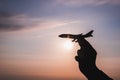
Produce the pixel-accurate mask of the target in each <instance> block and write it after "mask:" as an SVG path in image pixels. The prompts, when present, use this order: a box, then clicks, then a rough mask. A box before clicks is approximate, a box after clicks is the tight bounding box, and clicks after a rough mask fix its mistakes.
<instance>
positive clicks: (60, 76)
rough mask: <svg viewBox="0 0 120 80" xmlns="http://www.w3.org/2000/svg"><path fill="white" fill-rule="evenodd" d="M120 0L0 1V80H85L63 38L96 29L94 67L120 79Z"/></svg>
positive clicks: (77, 47) (74, 54)
mask: <svg viewBox="0 0 120 80" xmlns="http://www.w3.org/2000/svg"><path fill="white" fill-rule="evenodd" d="M119 14H120V0H0V78H1V79H6V78H7V79H17V80H18V79H20V80H23V79H25V80H32V79H36V80H37V79H38V80H86V78H85V76H84V75H83V74H82V73H81V72H80V71H79V68H78V64H77V62H76V61H75V59H74V57H75V56H76V55H77V54H76V52H77V50H78V49H79V46H78V44H77V43H72V48H71V49H67V48H65V47H64V45H65V43H66V42H69V41H71V40H69V39H62V38H59V37H58V35H59V34H63V33H71V34H80V33H87V32H88V31H90V30H94V33H93V37H92V38H88V39H87V40H88V41H89V42H90V43H91V44H92V46H93V47H94V48H95V49H96V51H97V53H98V54H97V60H96V64H97V66H98V67H99V69H101V70H103V71H104V72H105V73H106V74H107V75H109V76H110V77H112V78H113V79H114V80H119V79H120V74H119V71H120V62H119V61H120V35H119V34H120V15H119Z"/></svg>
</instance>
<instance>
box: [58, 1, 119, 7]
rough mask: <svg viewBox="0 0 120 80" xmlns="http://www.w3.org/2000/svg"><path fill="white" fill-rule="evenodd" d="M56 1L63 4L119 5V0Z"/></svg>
mask: <svg viewBox="0 0 120 80" xmlns="http://www.w3.org/2000/svg"><path fill="white" fill-rule="evenodd" d="M57 3H59V4H63V5H66V6H83V5H96V6H98V5H104V4H112V5H116V4H117V5H119V4H120V0H57Z"/></svg>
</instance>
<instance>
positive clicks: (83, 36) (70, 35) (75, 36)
mask: <svg viewBox="0 0 120 80" xmlns="http://www.w3.org/2000/svg"><path fill="white" fill-rule="evenodd" d="M92 33H93V30H91V31H90V32H88V33H87V34H84V35H83V34H82V33H81V34H78V35H74V34H61V35H59V37H61V38H71V39H73V40H72V41H73V42H74V41H75V42H77V40H78V39H79V38H81V37H82V38H87V37H92V36H93V35H92Z"/></svg>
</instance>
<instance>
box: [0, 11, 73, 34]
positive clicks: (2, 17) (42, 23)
mask: <svg viewBox="0 0 120 80" xmlns="http://www.w3.org/2000/svg"><path fill="white" fill-rule="evenodd" d="M71 23H74V21H68V20H66V21H65V20H55V19H51V18H45V17H31V16H27V15H25V14H11V13H5V12H1V13H0V31H2V32H6V31H17V30H23V29H33V28H37V29H46V28H53V27H56V26H62V25H66V24H71Z"/></svg>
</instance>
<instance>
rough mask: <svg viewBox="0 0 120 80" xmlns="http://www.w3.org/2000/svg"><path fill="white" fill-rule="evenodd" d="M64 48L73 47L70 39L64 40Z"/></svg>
mask: <svg viewBox="0 0 120 80" xmlns="http://www.w3.org/2000/svg"><path fill="white" fill-rule="evenodd" d="M64 49H66V50H71V49H73V43H72V41H70V40H67V41H65V42H64Z"/></svg>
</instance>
